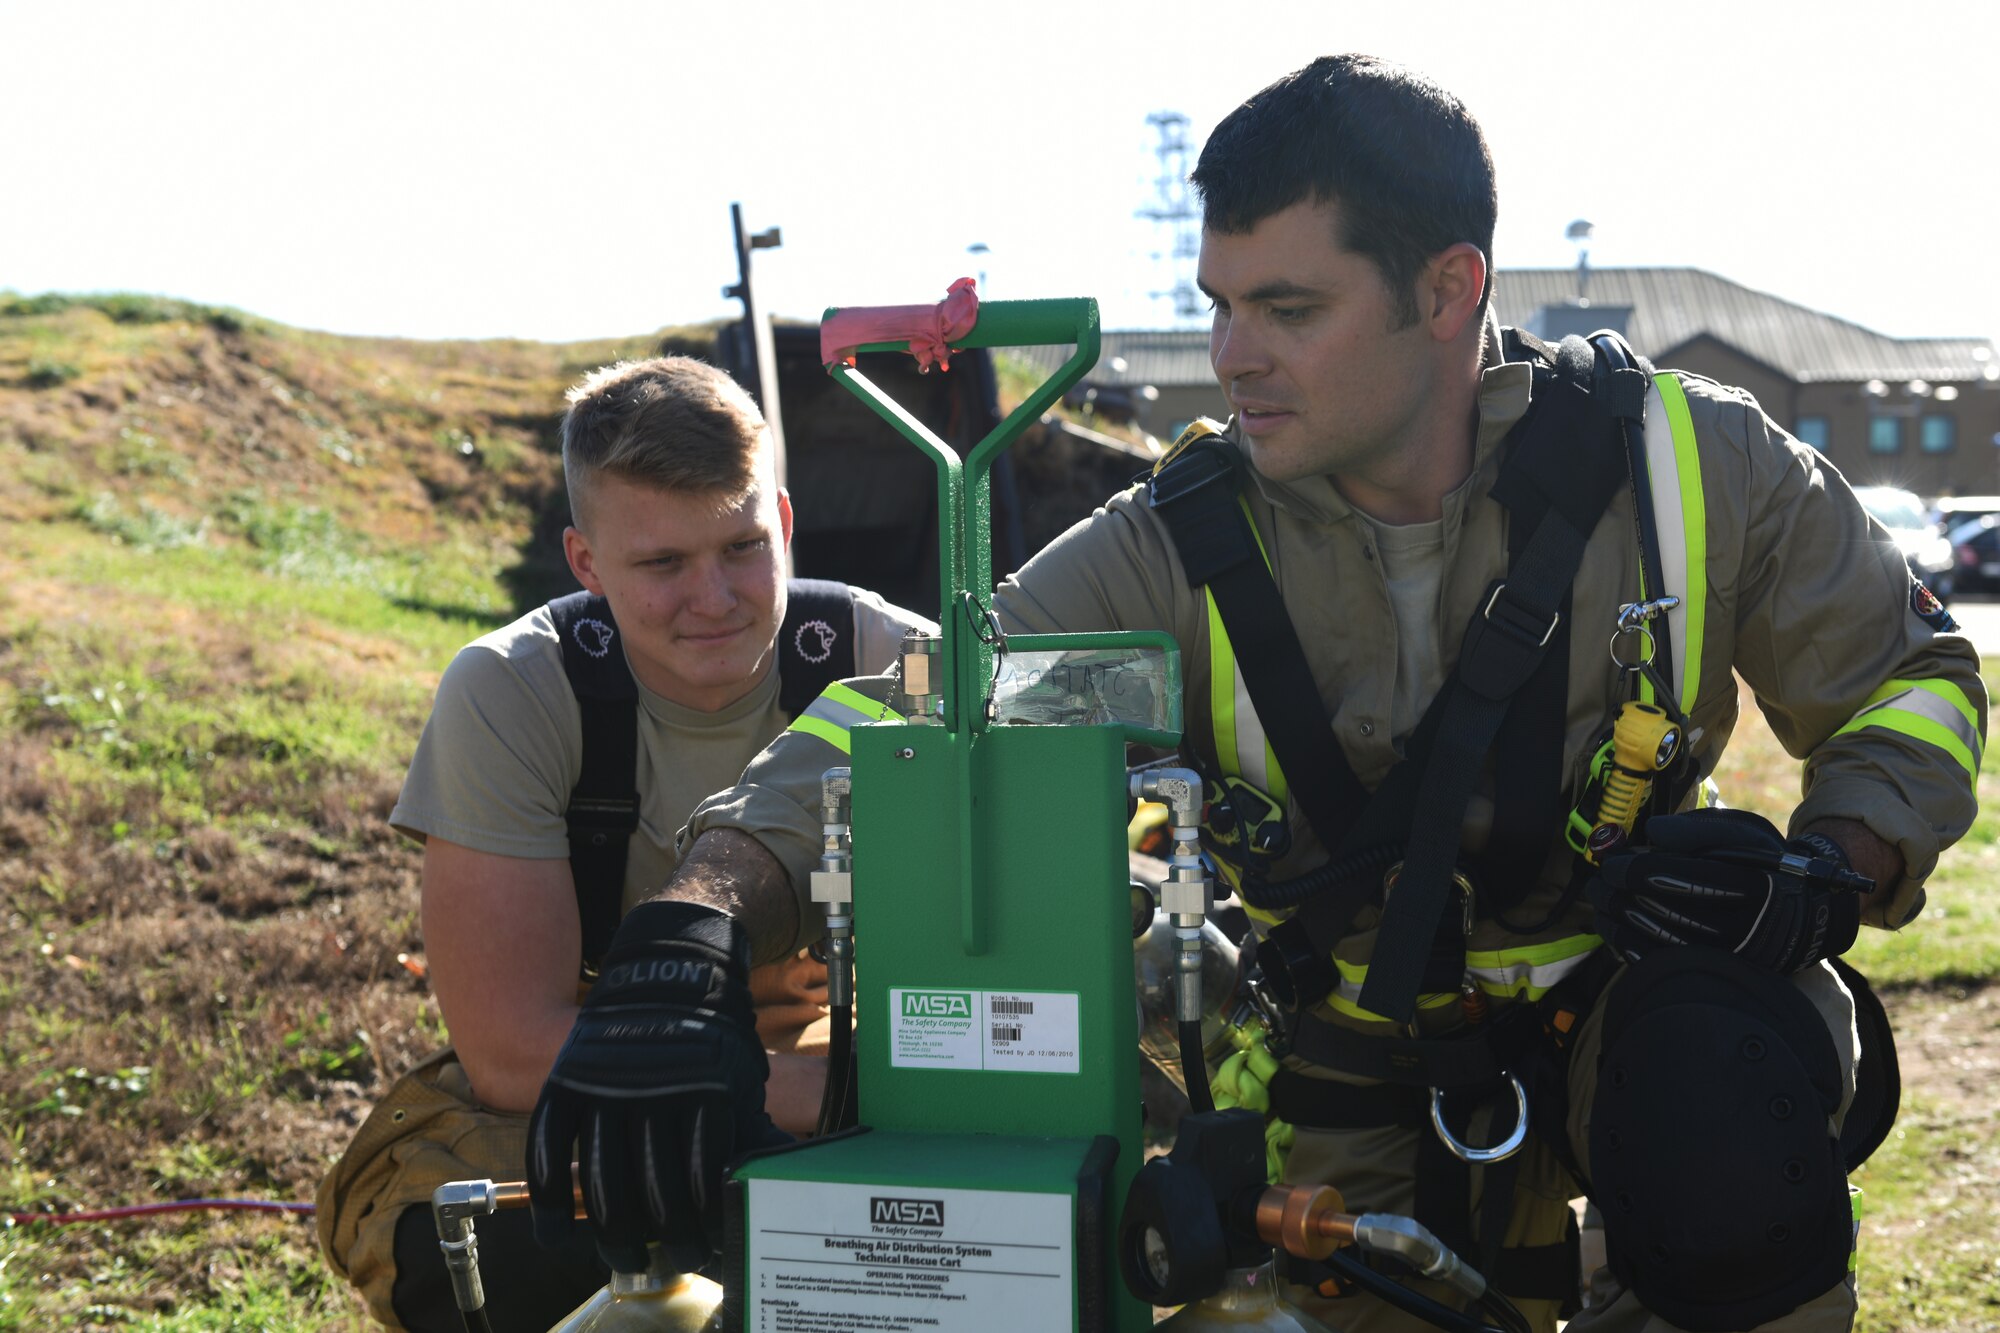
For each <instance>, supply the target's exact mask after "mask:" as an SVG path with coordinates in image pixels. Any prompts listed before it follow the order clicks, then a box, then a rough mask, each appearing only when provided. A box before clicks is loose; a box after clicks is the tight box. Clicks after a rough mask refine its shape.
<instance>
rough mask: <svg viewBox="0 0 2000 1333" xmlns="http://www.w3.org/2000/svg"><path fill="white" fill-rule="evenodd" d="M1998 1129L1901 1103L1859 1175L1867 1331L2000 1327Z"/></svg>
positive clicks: (1978, 1112) (1988, 1117) (1919, 1097)
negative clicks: (1886, 1133)
mask: <svg viewBox="0 0 2000 1333" xmlns="http://www.w3.org/2000/svg"><path fill="white" fill-rule="evenodd" d="M1996 1131H2000V1125H1997V1124H1996V1123H1995V1118H1994V1115H1993V1113H1992V1112H1991V1111H1990V1110H1986V1109H1983V1108H1982V1109H1975V1110H1968V1109H1966V1108H1962V1107H1957V1108H1954V1107H1951V1106H1948V1105H1946V1104H1945V1103H1943V1102H1941V1101H1940V1100H1939V1099H1937V1098H1935V1097H1933V1096H1930V1095H1928V1094H1925V1093H1920V1092H1918V1093H1910V1094H1907V1095H1906V1096H1905V1098H1904V1101H1903V1110H1902V1115H1901V1117H1900V1118H1899V1119H1898V1120H1897V1122H1896V1129H1895V1130H1894V1131H1893V1132H1892V1133H1891V1135H1890V1137H1889V1139H1888V1141H1887V1142H1886V1143H1884V1144H1883V1145H1882V1146H1881V1147H1880V1148H1879V1149H1877V1150H1876V1153H1875V1155H1874V1156H1873V1157H1872V1158H1870V1159H1869V1161H1868V1163H1867V1164H1866V1165H1865V1166H1863V1167H1862V1168H1861V1170H1860V1171H1859V1172H1857V1173H1856V1174H1855V1177H1854V1183H1855V1184H1857V1185H1859V1186H1861V1188H1862V1190H1863V1199H1864V1207H1863V1214H1862V1229H1861V1247H1860V1266H1859V1270H1858V1271H1859V1275H1860V1281H1861V1291H1862V1296H1863V1299H1862V1305H1861V1319H1860V1323H1859V1327H1860V1328H1861V1329H1862V1330H1864V1333H1895V1331H1896V1330H1902V1329H1912V1328H1951V1329H1990V1328H1993V1327H1995V1326H1996V1325H2000V1247H1996V1244H1995V1238H1996V1237H2000V1188H1996V1185H2000V1181H1996V1180H1995V1178H1994V1173H1993V1166H1994V1160H1995V1158H1994V1138H1995V1135H1996Z"/></svg>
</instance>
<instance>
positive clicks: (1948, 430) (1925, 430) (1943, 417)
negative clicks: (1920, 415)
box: [1917, 412, 1958, 454]
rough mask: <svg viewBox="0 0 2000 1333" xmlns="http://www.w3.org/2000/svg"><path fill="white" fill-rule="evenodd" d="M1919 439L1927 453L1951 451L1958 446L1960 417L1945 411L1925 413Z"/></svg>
mask: <svg viewBox="0 0 2000 1333" xmlns="http://www.w3.org/2000/svg"><path fill="white" fill-rule="evenodd" d="M1917 440H1918V443H1919V444H1921V445H1922V446H1923V450H1924V452H1925V453H1927V454H1948V453H1950V452H1951V451H1952V450H1953V449H1955V448H1957V447H1958V418H1957V417H1954V416H1951V415H1949V414H1947V413H1944V412H1927V413H1925V414H1924V419H1923V422H1922V423H1921V425H1920V426H1919V429H1918V435H1917Z"/></svg>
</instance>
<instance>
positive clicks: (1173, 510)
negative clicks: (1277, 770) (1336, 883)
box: [1150, 424, 1368, 850]
mask: <svg viewBox="0 0 2000 1333" xmlns="http://www.w3.org/2000/svg"><path fill="white" fill-rule="evenodd" d="M1196 432H1199V433H1198V434H1195V438H1193V439H1192V440H1189V441H1188V442H1187V443H1185V444H1184V445H1182V447H1181V448H1180V450H1179V452H1178V453H1177V454H1175V455H1174V456H1173V457H1171V458H1170V459H1168V460H1167V462H1166V463H1165V464H1163V465H1162V466H1161V468H1160V469H1159V470H1158V471H1157V472H1155V473H1154V474H1153V479H1152V482H1151V487H1150V493H1151V500H1152V507H1153V510H1154V512H1155V513H1157V514H1159V516H1160V519H1161V521H1162V522H1164V523H1165V524H1166V526H1167V532H1168V535H1169V536H1171V537H1172V538H1173V542H1174V549H1175V550H1176V551H1178V552H1179V553H1180V557H1181V565H1182V567H1183V568H1184V569H1185V570H1186V572H1187V580H1188V585H1189V586H1190V587H1196V588H1199V587H1202V586H1203V585H1206V586H1207V587H1208V588H1209V589H1210V591H1212V592H1213V593H1214V594H1215V606H1216V610H1217V612H1218V613H1219V614H1220V615H1221V617H1222V625H1223V628H1224V629H1226V630H1227V631H1228V632H1229V644H1230V648H1231V649H1232V650H1233V652H1234V655H1235V659H1236V669H1237V671H1238V672H1240V673H1241V674H1242V677H1243V684H1244V687H1245V688H1246V689H1247V690H1248V691H1249V694H1250V698H1251V701H1252V702H1253V703H1255V704H1256V706H1257V713H1258V716H1259V717H1260V718H1261V719H1263V720H1264V723H1265V736H1266V738H1267V739H1268V740H1269V742H1270V745H1271V750H1272V753H1274V754H1275V755H1277V757H1278V763H1279V765H1280V766H1281V767H1282V768H1283V769H1284V770H1285V777H1286V779H1287V781H1288V782H1289V783H1290V784H1291V789H1292V793H1293V795H1294V796H1295V797H1296V798H1297V799H1298V802H1299V808H1300V809H1301V810H1302V811H1304V813H1305V816H1306V819H1307V821H1308V822H1310V823H1311V824H1312V827H1313V832H1314V833H1316V834H1317V835H1318V836H1319V840H1320V843H1321V845H1322V846H1324V847H1326V848H1328V849H1329V850H1331V849H1333V848H1335V847H1338V846H1340V845H1341V841H1342V836H1343V835H1344V834H1345V832H1346V831H1347V827H1348V825H1349V824H1350V823H1351V822H1352V821H1353V818H1354V816H1355V814H1356V813H1358V812H1359V811H1360V809H1361V807H1362V806H1363V805H1364V804H1365V803H1366V802H1367V800H1368V792H1367V790H1366V789H1365V788H1364V787H1362V785H1361V780H1360V779H1359V778H1357V777H1355V776H1354V770H1353V769H1352V768H1351V767H1349V765H1348V762H1347V755H1346V752H1345V751H1343V750H1342V749H1341V748H1340V740H1339V738H1338V737H1336V736H1335V735H1334V734H1333V726H1332V723H1331V722H1330V721H1329V720H1328V719H1327V715H1326V708H1325V705H1324V704H1322V703H1321V701H1320V697H1319V686H1318V684H1316V683H1315V682H1314V680H1313V674H1312V664H1311V662H1310V661H1309V660H1308V659H1307V657H1306V651H1305V647H1304V646H1303V645H1302V644H1300V642H1299V636H1298V632H1297V631H1296V630H1295V629H1293V627H1292V618H1291V616H1290V615H1288V614H1287V613H1286V611H1285V602H1284V598H1283V597H1282V596H1281V595H1280V594H1279V592H1278V585H1277V583H1276V581H1275V580H1273V579H1272V577H1271V571H1270V570H1269V568H1268V567H1267V566H1266V565H1265V563H1264V555H1263V552H1262V551H1261V550H1260V549H1259V547H1258V545H1257V536H1256V534H1255V533H1254V532H1252V531H1251V529H1250V520H1249V519H1248V518H1247V517H1246V516H1245V515H1244V513H1243V509H1242V506H1241V505H1240V504H1239V503H1238V501H1237V496H1238V495H1239V493H1240V489H1241V481H1242V478H1241V468H1242V459H1241V457H1240V456H1239V455H1238V454H1237V452H1236V448H1235V446H1234V445H1232V444H1230V443H1228V442H1227V441H1226V440H1224V439H1222V438H1221V437H1220V436H1219V435H1216V434H1214V433H1213V432H1212V431H1209V430H1206V429H1205V428H1204V427H1202V426H1200V425H1199V424H1197V425H1196V426H1194V427H1190V433H1196ZM1217 758H1218V759H1219V760H1220V759H1224V758H1225V756H1220V755H1218V756H1217Z"/></svg>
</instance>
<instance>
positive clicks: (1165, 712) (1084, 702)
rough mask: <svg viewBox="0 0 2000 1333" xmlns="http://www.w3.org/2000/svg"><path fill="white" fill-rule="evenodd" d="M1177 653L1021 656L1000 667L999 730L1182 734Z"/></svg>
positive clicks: (1033, 652) (1115, 650)
mask: <svg viewBox="0 0 2000 1333" xmlns="http://www.w3.org/2000/svg"><path fill="white" fill-rule="evenodd" d="M1170 657H1171V655H1170V653H1169V652H1168V651H1167V650H1166V649H1164V648H1160V647H1156V646H1152V645H1128V646H1119V647H1109V648H1107V647H1097V648H1053V649H1034V648H1031V649H1026V650H1017V649H1016V648H1015V647H1013V646H1012V644H1010V645H1009V647H1008V649H1007V651H1006V653H1005V654H1004V655H1003V656H1002V657H1001V658H1000V660H999V661H998V663H996V670H995V675H994V682H993V701H994V705H995V712H994V718H993V720H994V723H995V725H997V726H1003V727H1005V726H1017V727H1018V726H1030V727H1103V726H1123V727H1126V728H1128V729H1133V730H1137V731H1142V732H1154V733H1169V732H1170V733H1178V732H1179V731H1180V728H1181V717H1180V714H1181V708H1180V687H1179V680H1178V679H1177V675H1178V673H1177V672H1175V671H1174V670H1173V665H1172V663H1171V661H1170Z"/></svg>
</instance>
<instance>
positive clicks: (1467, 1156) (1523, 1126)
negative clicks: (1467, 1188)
mask: <svg viewBox="0 0 2000 1333" xmlns="http://www.w3.org/2000/svg"><path fill="white" fill-rule="evenodd" d="M1507 1082H1508V1083H1510V1084H1512V1085H1513V1088H1514V1130H1513V1132H1512V1133H1510V1134H1509V1135H1508V1136H1507V1137H1506V1139H1505V1141H1503V1142H1501V1143H1497V1144H1495V1145H1494V1146H1493V1147H1491V1148H1475V1147H1473V1146H1471V1145H1470V1144H1466V1143H1460V1142H1459V1141H1458V1140H1457V1139H1456V1138H1454V1137H1453V1136H1452V1132H1451V1131H1450V1130H1449V1129H1447V1128H1445V1123H1444V1089H1443V1088H1432V1089H1431V1128H1432V1129H1434V1130H1436V1131H1437V1136H1438V1138H1439V1139H1441V1140H1443V1142H1444V1146H1445V1147H1446V1148H1448V1149H1450V1150H1451V1155H1452V1156H1453V1157H1456V1158H1457V1159H1458V1160H1459V1161H1461V1162H1470V1163H1472V1164H1473V1165H1474V1166H1481V1165H1485V1164H1487V1163H1490V1162H1504V1161H1506V1160H1507V1159H1508V1158H1509V1157H1512V1156H1513V1155H1514V1154H1515V1153H1517V1152H1519V1151H1521V1145H1522V1144H1524V1143H1526V1142H1527V1141H1528V1090H1527V1089H1526V1088H1525V1087H1523V1086H1521V1080H1520V1079H1518V1078H1515V1077H1514V1076H1513V1075H1512V1074H1508V1075H1507Z"/></svg>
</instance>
